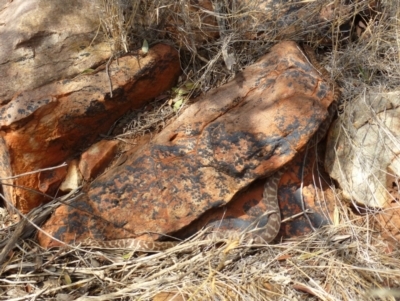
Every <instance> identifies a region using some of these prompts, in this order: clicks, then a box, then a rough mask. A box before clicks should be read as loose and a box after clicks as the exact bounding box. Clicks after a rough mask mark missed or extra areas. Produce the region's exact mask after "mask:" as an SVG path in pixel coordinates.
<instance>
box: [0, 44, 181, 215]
mask: <svg viewBox="0 0 400 301" xmlns="http://www.w3.org/2000/svg"><path fill="white" fill-rule="evenodd" d="M109 71H110V76H111V81H112V89H113V97H112V98H111V96H110V94H111V93H110V86H109V78H108V76H107V74H106V71H105V65H102V66H100V67H98V68H97V69H96V71H94V72H93V73H91V74H85V75H81V76H78V77H76V78H73V79H65V80H62V81H58V82H54V83H50V84H47V85H44V86H42V87H40V88H37V89H35V90H32V91H25V92H22V93H20V94H18V95H16V96H15V97H14V98H13V99H12V101H10V102H9V103H8V104H6V105H4V106H3V107H1V108H0V131H1V136H2V138H1V141H0V144H1V150H2V151H3V153H2V157H1V160H0V177H9V176H11V175H17V174H21V173H24V172H27V171H33V170H37V169H41V168H44V167H50V166H54V165H58V164H60V163H62V162H64V161H66V160H68V159H71V158H72V157H73V156H75V155H76V154H77V152H78V150H80V149H82V148H86V147H88V146H89V145H90V144H91V143H93V142H94V141H96V140H97V139H98V135H99V134H100V133H106V132H107V130H108V129H109V128H110V126H111V125H112V124H113V123H114V122H115V121H116V120H117V119H118V118H119V117H120V116H121V115H123V114H124V113H125V112H126V111H128V110H130V109H136V108H140V107H141V106H143V105H144V104H145V103H146V102H147V101H149V100H151V99H152V98H154V97H156V96H157V95H159V94H160V93H161V92H163V91H165V90H166V89H169V88H171V86H172V85H173V84H174V83H175V82H176V80H177V77H178V75H179V74H180V64H179V58H178V53H177V51H176V50H175V49H173V48H171V47H170V46H167V45H162V44H159V45H155V46H154V47H153V48H151V49H150V50H149V52H148V53H147V55H146V56H145V57H138V56H136V55H129V56H125V57H121V58H119V59H118V63H117V61H113V63H112V64H111V65H110V68H109ZM41 177H42V176H41V174H39V175H38V174H33V175H28V176H24V177H20V178H17V179H14V180H12V181H11V180H10V181H8V182H10V184H14V185H16V186H8V185H7V186H6V185H3V190H4V193H5V195H6V198H7V199H8V200H9V201H11V202H12V203H13V204H14V205H15V206H16V207H17V208H18V209H20V210H22V211H23V212H27V211H29V210H30V209H32V208H34V207H36V206H38V205H39V204H41V203H43V201H44V200H43V196H42V195H39V194H36V193H34V192H32V189H33V190H35V189H37V190H38V189H40V187H39V184H40V183H39V181H38V179H40V178H41ZM21 187H27V188H29V189H30V190H26V189H23V188H21ZM42 189H43V187H42ZM43 192H44V191H43ZM45 192H46V193H49V194H51V193H50V191H45Z"/></svg>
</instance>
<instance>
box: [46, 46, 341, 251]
mask: <svg viewBox="0 0 400 301" xmlns="http://www.w3.org/2000/svg"><path fill="white" fill-rule="evenodd" d="M333 98H334V97H333V91H332V89H331V87H330V84H329V83H328V82H326V81H324V79H323V78H322V77H321V75H320V73H319V72H317V71H316V69H315V68H314V67H313V66H312V65H311V64H310V63H309V60H308V59H307V58H306V56H305V55H304V53H303V52H302V51H301V50H300V48H299V47H298V46H297V45H296V44H295V43H294V42H282V43H280V44H278V45H276V46H274V47H273V48H272V49H271V52H270V53H268V54H267V55H265V56H264V57H262V58H261V59H260V60H259V61H258V62H257V63H255V64H253V65H252V66H249V67H248V68H246V69H245V70H244V71H243V72H240V73H238V74H237V76H236V78H235V79H234V80H232V81H231V82H229V83H227V84H226V85H224V86H222V87H220V88H218V89H216V90H214V91H210V93H208V94H206V95H204V96H203V97H201V99H199V100H198V101H197V102H196V103H194V104H193V105H191V106H190V107H188V108H187V109H186V110H185V111H184V112H183V113H182V114H181V115H180V116H179V117H178V118H176V120H174V121H173V122H171V123H170V124H169V125H168V126H167V127H166V128H165V129H164V130H163V131H162V132H161V133H159V134H157V135H156V136H155V137H154V139H153V140H152V141H151V142H150V143H149V144H147V145H144V146H143V147H141V148H140V149H139V150H136V151H135V152H133V153H130V154H127V160H126V161H125V162H124V163H123V164H122V165H120V166H116V167H114V168H111V169H109V170H108V171H107V172H106V173H105V174H103V175H102V176H100V177H99V178H98V179H96V180H95V181H94V182H93V183H92V184H91V185H90V187H89V188H88V190H87V191H86V192H85V193H84V194H83V195H82V196H81V197H80V198H79V199H78V200H76V201H74V203H73V204H72V205H71V206H66V205H62V206H60V207H59V208H58V209H57V210H56V211H55V213H54V214H53V216H52V217H51V218H50V219H49V220H48V221H47V222H46V223H45V225H44V226H43V229H44V230H45V231H46V232H47V233H49V234H50V235H52V236H54V237H55V238H56V239H58V240H61V241H63V242H73V241H79V240H82V239H85V238H88V237H91V238H94V239H100V240H111V239H118V238H126V237H136V238H138V239H163V238H165V234H172V233H174V232H176V231H177V230H179V229H181V228H183V227H185V226H187V225H189V224H190V223H191V222H193V221H194V220H196V219H197V218H198V217H199V216H200V215H201V214H203V213H204V212H205V211H207V210H210V209H212V208H219V207H221V206H224V205H226V204H227V203H228V202H230V201H231V199H232V198H233V196H234V195H235V194H236V193H238V192H239V191H240V190H242V189H243V188H244V187H246V186H248V185H249V184H250V183H252V182H253V181H254V180H256V179H259V178H265V177H268V176H270V175H271V174H273V173H274V172H275V171H276V170H278V169H280V168H282V166H284V165H285V164H286V163H287V162H289V161H291V160H292V158H293V157H294V156H295V155H296V154H297V153H298V152H299V151H300V150H301V149H302V148H303V147H304V146H305V144H307V142H308V141H309V139H310V137H312V136H313V134H314V133H315V132H316V131H317V130H318V128H319V125H320V124H321V123H322V121H323V120H325V118H326V117H327V115H328V111H327V108H328V106H329V105H330V104H331V102H332V101H333ZM39 241H40V243H41V245H43V246H46V247H50V246H56V245H59V244H60V243H58V242H57V241H55V240H52V239H51V238H50V237H49V236H47V235H44V234H43V233H42V232H40V233H39Z"/></svg>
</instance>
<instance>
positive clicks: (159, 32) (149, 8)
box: [0, 0, 400, 301]
mask: <svg viewBox="0 0 400 301" xmlns="http://www.w3.org/2000/svg"><path fill="white" fill-rule="evenodd" d="M206 2H207V1H183V0H181V1H175V0H174V1H172V0H148V1H145V0H131V1H129V0H99V16H100V20H101V26H102V30H103V32H104V34H106V35H107V36H108V37H109V40H110V43H111V45H112V47H113V49H114V51H115V52H120V51H122V52H128V51H131V50H135V49H138V48H140V47H142V45H143V41H144V40H147V41H148V42H149V44H150V46H151V45H153V44H155V43H158V42H167V43H169V44H171V45H174V46H175V47H176V48H177V49H179V51H180V54H181V62H182V68H183V71H184V75H183V76H182V78H181V81H180V83H179V85H180V87H183V86H184V85H187V83H188V82H190V83H191V85H190V87H191V88H190V89H189V90H190V93H186V94H185V96H187V97H188V98H189V96H191V95H192V94H196V93H199V92H205V91H208V90H209V89H211V88H215V87H218V86H219V85H221V84H223V83H225V82H226V81H228V80H229V79H230V78H232V77H233V76H234V74H235V72H236V71H237V70H240V69H241V68H243V67H244V66H246V65H249V64H251V63H253V62H254V61H256V60H257V59H258V58H259V57H260V56H261V55H263V54H265V53H266V52H267V51H268V49H269V48H270V47H271V46H272V45H274V44H276V43H277V42H278V41H279V40H282V39H291V40H296V41H303V42H306V43H308V44H310V45H313V46H317V45H321V43H322V42H323V41H322V40H323V39H321V33H322V32H324V35H325V38H327V39H328V40H330V41H331V44H330V45H328V46H329V47H328V46H326V47H324V48H321V49H320V50H322V51H321V58H322V60H323V65H325V66H326V67H327V69H328V70H329V72H330V73H331V75H332V78H334V79H335V80H337V81H338V82H339V85H340V86H341V88H342V100H343V106H342V107H341V110H342V111H341V113H340V114H339V118H345V116H346V114H344V113H343V111H346V110H348V107H349V106H351V104H352V100H353V99H355V98H356V97H358V96H359V95H362V94H365V93H367V92H368V91H387V90H395V89H398V82H399V79H400V71H399V70H400V43H399V41H400V39H399V28H400V24H399V22H400V21H399V18H400V3H399V2H398V1H393V0H382V1H369V0H358V1H357V0H352V1H339V0H335V1H331V0H326V1H324V0H322V1H314V0H310V1H294V3H297V4H296V5H295V6H296V7H297V5H299V8H298V9H297V10H296V11H298V10H301V12H302V18H301V19H297V20H296V19H295V20H294V21H293V23H291V24H292V25H291V26H292V27H290V26H285V24H287V23H285V22H283V21H282V20H284V21H285V20H288V19H290V13H291V11H289V10H287V8H288V7H293V5H294V4H293V3H292V2H293V1H280V2H279V1H274V2H276V3H278V2H279V3H278V4H280V6H277V7H276V9H274V10H265V11H264V10H261V9H257V7H259V5H262V4H260V3H261V2H263V1H210V5H211V6H204V5H203V4H202V3H206ZM228 2H229V3H228ZM333 2H334V3H336V4H338V3H343V4H347V5H348V7H347V9H346V10H343V11H339V12H338V13H337V14H336V16H335V18H334V21H333V22H328V21H327V22H326V23H324V22H323V23H320V24H313V23H311V21H310V20H312V18H313V16H315V15H316V14H318V13H319V12H320V9H321V7H323V6H324V5H327V4H329V3H333ZM373 2H379V10H376V11H375V10H374V9H371V5H372V3H373ZM375 4H376V3H375ZM365 11H368V12H371V15H370V16H368V15H363V14H362V12H365ZM349 20H350V22H348V21H349ZM346 22H348V24H350V26H349V27H344V25H346V24H345V23H346ZM360 22H361V23H360ZM357 25H360V28H361V30H359V32H358V33H357V30H356V29H355V28H353V27H355V26H357ZM326 27H328V30H327V31H324V30H325V29H326ZM360 28H359V29H360ZM344 32H348V34H346V33H344ZM354 32H355V33H356V35H357V36H356V37H354V36H353V34H354ZM169 96H170V95H167V96H166V98H161V99H160V100H158V101H157V102H156V103H154V104H152V105H153V107H154V109H153V110H142V111H137V112H133V113H132V115H131V117H132V119H131V120H126V119H125V121H124V122H126V126H125V127H126V131H125V134H122V135H120V136H119V138H120V139H124V138H125V137H126V136H129V135H132V136H135V135H138V134H139V133H143V132H146V131H154V130H159V129H161V128H162V127H163V126H164V124H165V123H166V122H167V121H168V119H170V118H172V117H173V116H174V115H175V114H179V111H180V110H181V109H182V106H185V105H189V102H188V101H186V102H182V104H181V106H179V107H177V106H175V107H174V106H173V105H174V104H173V103H170V99H171V98H170V97H169ZM344 130H348V129H344ZM383 132H384V131H383ZM332 190H333V191H334V192H336V190H335V188H334V187H333V185H332ZM393 202H394V203H396V204H397V202H398V199H396V198H395V197H394V198H393ZM55 204H57V201H56V202H55ZM336 204H337V205H336V211H335V218H334V221H333V222H332V225H329V226H325V227H324V228H321V229H317V230H316V231H315V232H313V233H311V234H310V235H308V236H306V237H304V238H298V239H295V240H286V241H282V242H280V243H277V244H273V245H258V246H254V245H249V244H245V243H243V242H242V241H241V238H240V237H226V239H224V240H216V241H204V240H203V239H202V235H201V234H202V233H200V234H199V235H198V236H196V237H193V238H191V239H188V240H187V241H183V242H182V243H181V244H179V245H177V246H176V247H174V248H171V249H168V250H166V251H164V252H160V253H154V254H143V253H138V252H133V251H132V250H98V249H89V250H87V249H86V250H85V249H82V248H80V247H79V246H66V247H65V248H61V249H58V250H44V249H42V248H41V247H40V246H38V245H37V244H36V243H35V241H34V240H27V239H25V240H19V241H17V248H15V249H14V250H13V251H11V252H8V254H7V255H8V256H7V257H6V260H5V261H4V262H3V264H2V266H1V269H0V300H155V301H160V300H176V301H177V300H399V298H400V289H399V288H400V254H399V251H398V250H397V249H396V248H395V244H389V243H388V242H387V241H386V240H384V239H383V238H382V237H381V234H383V233H384V231H383V230H385V229H383V230H382V229H381V230H382V232H378V231H377V229H379V226H381V228H382V224H380V222H381V219H380V218H379V216H380V215H381V214H382V212H379V211H377V210H374V211H373V210H370V209H366V208H363V212H362V214H360V213H359V212H357V210H356V206H352V205H351V204H350V205H349V204H347V203H344V202H342V200H341V198H340V194H337V197H336ZM52 206H54V204H52ZM358 210H359V211H360V210H361V209H358ZM383 213H385V212H383ZM36 214H37V215H36V217H37V218H38V216H40V214H41V213H36ZM0 217H1V218H2V220H0V239H5V241H7V239H10V237H17V238H18V237H23V235H22V234H21V233H20V234H18V233H17V230H18V227H15V226H11V227H7V226H9V224H10V223H12V220H11V217H10V216H9V215H7V214H6V213H4V214H3V213H1V215H0ZM34 220H35V219H34ZM393 227H395V226H393ZM386 230H388V228H386ZM396 230H397V231H398V230H399V229H396V228H394V231H391V232H390V233H391V235H392V236H393V237H392V238H393V239H394V240H395V239H397V238H398V237H396V236H395V235H394V234H393V233H395V232H396ZM205 231H206V230H205ZM13 233H14V236H13ZM15 233H17V234H15ZM16 235H17V236H16ZM18 235H19V236H18ZM3 246H4V242H3Z"/></svg>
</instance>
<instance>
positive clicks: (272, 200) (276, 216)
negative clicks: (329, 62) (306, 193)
mask: <svg viewBox="0 0 400 301" xmlns="http://www.w3.org/2000/svg"><path fill="white" fill-rule="evenodd" d="M300 50H301V51H302V53H303V54H304V55H305V57H306V58H307V59H308V60H309V62H310V64H311V65H312V66H314V68H315V69H316V70H317V71H318V72H319V73H320V74H321V76H322V78H324V79H325V80H326V81H328V82H329V83H330V84H331V86H332V88H333V90H334V101H333V102H332V104H331V105H330V107H329V108H328V113H329V115H328V117H327V119H326V120H325V121H324V122H323V123H322V124H321V125H320V127H319V129H318V131H317V132H316V134H315V136H314V138H313V139H311V140H313V141H314V143H317V142H319V141H320V140H321V139H322V138H323V137H324V136H325V134H326V133H327V131H328V129H329V126H330V124H331V122H332V119H333V117H334V114H335V112H336V109H337V102H338V99H339V98H340V90H339V88H338V87H337V85H336V83H335V81H333V80H331V79H330V74H329V73H328V72H327V71H326V69H325V68H324V67H323V66H321V65H320V64H319V62H318V61H317V59H316V57H315V54H314V51H313V50H312V48H311V47H308V46H303V49H300ZM311 140H310V141H311ZM284 171H285V168H282V169H281V170H279V171H277V172H276V173H275V174H273V175H272V176H271V177H270V178H268V180H267V181H266V183H265V185H264V192H263V202H264V203H265V204H266V206H267V210H266V211H265V213H264V214H262V215H261V216H259V217H258V218H257V219H256V220H255V221H254V222H253V223H252V224H251V225H250V226H249V227H248V228H247V229H246V230H244V233H245V235H244V237H245V239H246V240H247V239H250V240H251V242H252V243H255V244H265V243H270V242H272V241H273V240H274V239H275V237H276V236H277V234H278V232H279V230H280V226H281V213H280V208H279V202H278V184H279V181H280V179H281V177H282V175H283V173H284ZM267 216H268V221H267V222H266V223H264V221H265V217H267ZM230 232H232V233H230ZM233 233H234V234H235V235H236V236H237V235H238V232H236V231H233V230H232V231H225V232H215V233H211V234H209V235H208V238H210V239H224V238H226V237H228V236H229V234H233ZM178 243H179V242H159V241H145V240H139V239H135V238H125V239H116V240H109V241H100V240H94V239H86V240H84V241H83V242H82V243H81V246H90V247H96V248H113V249H115V248H119V249H132V250H134V251H142V252H155V251H162V250H165V249H169V248H172V247H174V246H176V245H177V244H178Z"/></svg>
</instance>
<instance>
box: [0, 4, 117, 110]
mask: <svg viewBox="0 0 400 301" xmlns="http://www.w3.org/2000/svg"><path fill="white" fill-rule="evenodd" d="M99 24H100V23H99V16H98V9H97V8H96V2H95V1H83V0H71V1H62V0H52V1H43V0H13V1H4V3H2V5H1V7H0V41H1V43H0V74H2V75H3V76H2V80H1V81H0V104H1V105H3V104H6V103H8V102H9V101H10V100H11V99H12V98H13V97H14V96H15V95H16V94H17V93H20V92H21V91H26V90H32V89H35V88H38V87H40V86H43V85H46V84H49V83H51V82H54V81H57V80H61V79H67V78H72V77H74V76H76V75H78V74H80V73H82V72H83V71H84V70H87V69H89V68H92V69H95V68H96V67H97V66H99V65H100V64H101V63H103V62H104V60H106V59H107V58H108V57H110V55H111V53H112V49H110V46H109V43H108V41H106V40H102V37H103V35H102V34H97V33H98V29H99ZM96 34H97V36H96Z"/></svg>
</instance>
